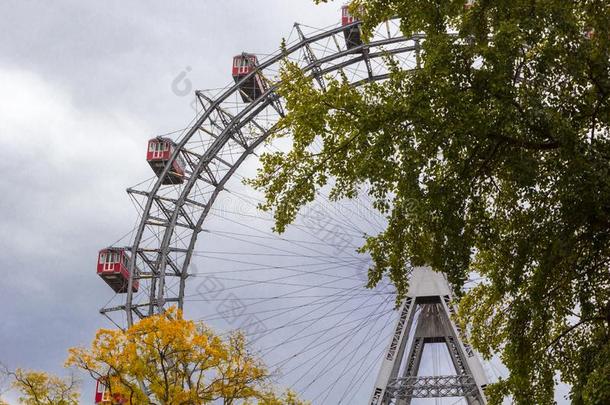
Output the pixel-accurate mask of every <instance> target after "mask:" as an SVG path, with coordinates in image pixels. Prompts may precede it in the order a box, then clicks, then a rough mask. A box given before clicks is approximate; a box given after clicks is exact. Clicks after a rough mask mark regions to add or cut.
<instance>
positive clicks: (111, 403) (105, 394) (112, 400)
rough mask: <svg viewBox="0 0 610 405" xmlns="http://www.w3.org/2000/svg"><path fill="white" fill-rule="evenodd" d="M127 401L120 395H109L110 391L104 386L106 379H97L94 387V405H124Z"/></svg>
mask: <svg viewBox="0 0 610 405" xmlns="http://www.w3.org/2000/svg"><path fill="white" fill-rule="evenodd" d="M125 403H127V400H126V399H125V398H124V397H123V396H122V395H121V394H114V395H112V396H111V395H110V391H109V390H108V387H107V386H106V378H105V377H101V378H98V380H97V384H96V386H95V404H96V405H115V404H125Z"/></svg>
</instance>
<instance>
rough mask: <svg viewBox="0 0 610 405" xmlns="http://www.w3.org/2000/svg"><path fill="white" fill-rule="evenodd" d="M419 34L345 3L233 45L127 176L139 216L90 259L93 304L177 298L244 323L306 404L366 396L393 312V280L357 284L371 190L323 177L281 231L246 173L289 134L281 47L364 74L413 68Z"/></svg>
mask: <svg viewBox="0 0 610 405" xmlns="http://www.w3.org/2000/svg"><path fill="white" fill-rule="evenodd" d="M423 40H424V38H423V37H422V36H419V35H415V36H411V37H406V36H404V35H403V34H402V33H401V31H400V27H399V21H398V20H389V21H387V22H385V23H384V24H382V25H381V26H379V27H377V29H376V30H375V32H374V35H373V36H372V38H371V39H370V40H369V41H368V42H366V43H365V42H363V41H362V38H361V31H360V22H359V21H357V20H355V19H354V18H353V17H352V16H351V15H350V14H349V11H348V9H347V7H346V6H344V7H343V8H342V12H341V21H340V23H338V24H337V25H335V26H332V27H327V28H325V29H316V28H312V27H308V26H304V25H299V24H295V25H294V29H293V30H292V32H291V34H290V36H289V37H288V38H287V40H286V43H285V46H284V47H283V49H282V50H280V51H278V52H276V53H275V54H272V55H267V56H261V55H256V54H252V53H246V52H244V53H241V54H238V55H236V56H235V57H234V58H233V61H232V64H231V65H230V66H227V68H228V69H227V76H229V74H230V75H231V76H232V78H233V83H231V84H230V85H228V86H227V87H225V88H222V89H215V90H207V91H196V93H195V96H196V109H197V114H196V117H195V118H194V120H193V121H192V122H191V123H190V124H189V125H188V126H187V127H186V128H185V129H184V130H182V131H179V132H176V133H172V134H165V135H161V136H157V137H154V138H152V139H150V141H149V142H148V145H147V149H146V160H147V162H148V164H149V165H150V167H151V169H152V172H153V174H154V175H153V176H152V177H151V179H149V180H147V181H145V182H143V183H141V184H139V185H137V186H134V187H131V188H129V189H128V193H129V196H130V198H131V199H132V201H133V203H134V206H135V207H136V209H137V210H138V222H137V225H136V226H135V228H134V230H133V232H132V233H131V234H130V235H129V236H128V239H129V240H128V242H127V243H126V244H124V245H121V244H120V243H117V244H114V245H112V246H110V247H108V248H105V249H103V250H101V251H100V252H99V256H98V264H97V273H98V275H99V276H100V277H101V278H102V279H103V280H104V281H105V282H106V283H107V284H108V286H109V287H110V288H111V289H112V291H113V292H114V295H113V297H112V298H111V299H110V300H109V301H108V303H106V305H104V307H103V308H102V309H101V310H100V312H101V313H102V314H103V315H104V316H106V317H107V318H108V319H109V320H110V321H111V322H113V323H114V324H115V325H116V326H118V327H126V326H129V325H132V324H133V323H134V322H137V321H138V320H139V319H142V318H145V317H147V316H150V315H154V314H157V313H160V312H162V311H163V310H164V309H166V308H168V307H169V306H177V307H179V308H181V309H183V310H184V311H185V313H186V315H187V316H189V317H192V318H197V319H202V320H205V321H206V322H207V323H209V324H212V325H213V326H215V327H218V328H220V329H221V330H222V329H224V330H228V329H234V328H240V329H242V330H244V331H245V333H246V334H247V335H248V338H249V341H250V342H251V344H252V345H253V346H254V347H255V348H256V350H258V351H259V352H260V353H261V355H262V356H263V357H264V358H265V360H266V361H267V362H268V363H269V365H270V367H271V370H272V372H277V374H278V375H281V378H280V383H281V384H282V385H287V386H290V387H292V388H293V389H295V390H296V391H298V392H299V393H301V395H303V397H304V398H305V399H309V400H312V401H313V403H314V404H356V403H363V404H364V403H366V399H368V397H369V395H370V393H371V389H372V387H373V383H374V377H375V373H376V371H377V369H378V368H379V364H380V362H381V360H382V358H383V357H384V349H385V345H386V343H387V342H388V340H389V339H391V337H392V334H393V332H394V331H393V329H392V327H393V325H394V323H395V322H396V319H397V317H398V315H397V311H396V310H395V308H394V306H395V292H394V290H393V288H392V287H391V286H390V285H389V284H388V283H386V284H383V283H382V284H381V285H379V286H378V287H376V288H375V289H366V288H364V286H365V284H366V279H367V269H368V268H369V265H370V263H371V260H370V257H368V256H366V255H362V254H359V253H356V249H357V248H358V247H359V246H360V245H361V244H362V242H363V238H364V237H365V236H366V235H374V234H376V233H378V232H379V231H381V230H383V229H384V227H385V218H384V217H383V216H382V215H380V214H379V213H378V212H377V211H375V210H374V209H373V208H372V204H371V201H370V200H369V197H368V195H367V193H366V190H364V191H363V192H362V193H360V195H359V196H358V198H354V199H351V200H346V201H339V202H334V201H332V202H331V199H330V198H329V196H328V194H327V193H326V190H320V191H319V192H318V198H317V199H316V202H315V204H311V205H309V206H307V207H305V209H304V210H303V211H302V212H301V213H300V215H299V217H298V218H297V220H296V221H295V222H294V224H292V225H291V226H289V227H288V229H287V230H286V232H285V233H284V234H282V235H277V234H275V233H273V232H272V231H271V228H272V225H273V219H272V217H271V215H269V214H266V213H263V212H261V211H259V210H258V209H257V206H258V204H259V203H261V202H262V197H261V196H260V195H259V194H257V193H256V192H254V190H252V189H250V188H249V187H248V186H246V185H244V182H243V180H244V179H246V178H251V177H253V175H254V173H255V169H256V168H257V165H258V159H257V157H258V156H259V155H260V153H261V152H264V151H276V150H285V149H286V148H287V147H289V145H288V144H287V143H286V142H285V141H283V140H277V141H273V142H266V141H267V140H268V139H269V137H270V135H271V134H272V133H273V132H274V130H276V129H277V123H278V120H279V119H280V118H281V117H283V116H284V114H285V113H284V111H285V101H284V100H283V99H282V98H281V97H280V96H279V95H278V93H277V89H278V86H279V85H280V80H281V79H280V75H279V71H280V65H281V63H282V62H283V61H285V60H287V61H290V62H292V63H294V64H296V65H297V66H298V67H299V68H300V69H301V70H302V71H303V72H304V73H306V74H308V75H310V76H311V77H312V78H313V80H314V81H315V84H316V86H317V87H318V88H319V89H321V90H324V89H326V81H327V80H328V78H329V77H336V78H339V77H342V78H346V79H347V80H348V81H349V83H350V84H351V85H352V86H355V87H358V86H362V85H365V84H367V83H371V82H375V81H381V80H384V79H387V78H388V77H389V66H388V58H391V59H392V60H393V61H394V62H395V63H397V64H398V66H399V67H400V68H401V69H415V68H417V66H418V64H419V50H420V42H421V41H423ZM313 147H314V148H315V147H321V145H319V144H318V145H317V146H316V145H315V144H314V146H313ZM440 357H442V356H440ZM435 358H436V360H435V361H433V362H432V364H431V365H430V367H432V368H433V369H434V370H433V371H434V372H436V373H440V374H443V370H444V369H445V368H448V367H450V365H449V364H448V363H447V362H446V361H443V360H442V358H441V360H438V359H439V356H436V357H435ZM445 363H447V364H445ZM443 403H446V404H450V403H460V402H443Z"/></svg>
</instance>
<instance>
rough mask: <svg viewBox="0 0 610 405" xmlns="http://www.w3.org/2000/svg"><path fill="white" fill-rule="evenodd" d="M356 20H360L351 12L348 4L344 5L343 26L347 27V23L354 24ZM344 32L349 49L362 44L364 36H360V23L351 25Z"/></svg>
mask: <svg viewBox="0 0 610 405" xmlns="http://www.w3.org/2000/svg"><path fill="white" fill-rule="evenodd" d="M356 21H358V20H357V19H356V18H355V17H354V16H353V15H351V14H350V12H349V6H348V5H344V6H343V7H341V25H342V26H344V27H345V26H347V25H350V24H353V23H354V22H356ZM343 34H344V35H345V46H346V47H347V49H352V48H355V47H357V46H360V45H362V38H360V26H359V25H353V26H351V27H348V28H346V29H345V30H344V31H343Z"/></svg>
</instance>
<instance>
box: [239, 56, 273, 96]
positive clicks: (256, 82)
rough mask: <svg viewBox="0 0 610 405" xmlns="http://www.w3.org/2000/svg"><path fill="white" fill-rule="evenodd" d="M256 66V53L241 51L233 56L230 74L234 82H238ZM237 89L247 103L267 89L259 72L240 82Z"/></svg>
mask: <svg viewBox="0 0 610 405" xmlns="http://www.w3.org/2000/svg"><path fill="white" fill-rule="evenodd" d="M257 66H258V59H257V58H256V55H252V54H249V53H242V54H241V55H237V56H235V57H233V69H232V74H233V80H235V83H239V82H240V81H241V80H242V79H243V78H244V77H246V76H247V75H249V74H250V73H252V72H254V71H255V70H256V67H257ZM239 90H240V93H241V98H242V100H243V101H244V103H249V102H251V101H254V100H256V99H257V98H259V97H260V96H262V95H263V93H264V92H265V90H267V86H266V85H265V82H264V81H263V79H262V77H261V75H260V73H256V74H254V75H252V76H250V78H248V79H247V80H246V81H244V82H242V83H241V85H240V86H239Z"/></svg>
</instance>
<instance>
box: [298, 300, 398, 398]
mask: <svg viewBox="0 0 610 405" xmlns="http://www.w3.org/2000/svg"><path fill="white" fill-rule="evenodd" d="M388 300H389V297H387V298H386V299H384V300H383V301H382V302H380V303H379V304H378V305H377V307H376V308H375V309H373V311H372V312H371V313H370V314H369V318H368V319H367V320H365V321H362V322H361V323H360V324H359V325H358V327H359V328H364V327H366V325H367V324H368V320H370V317H372V316H373V315H374V314H375V313H376V312H377V311H379V309H380V308H381V307H382V306H384V305H387V304H388ZM355 336H356V334H355V333H353V334H346V335H344V336H343V338H342V339H341V341H340V342H338V343H337V345H339V344H344V345H345V344H346V343H349V342H351V341H352V339H353V338H354V337H355ZM357 349H358V350H360V346H358V347H357ZM339 352H340V351H337V350H336V351H334V354H333V356H332V357H331V358H330V359H328V362H327V364H326V366H325V368H324V369H323V370H322V371H320V372H318V374H317V375H316V376H315V377H314V378H313V379H311V380H310V381H309V383H308V384H307V385H306V386H305V388H304V390H303V391H307V389H308V388H309V387H311V385H312V384H314V383H315V382H316V381H317V379H318V378H319V377H321V376H322V375H324V374H326V372H324V370H326V368H327V367H328V366H329V365H330V363H332V362H333V361H334V359H335V358H336V357H337V355H338V354H339ZM320 361H321V360H320ZM317 364H319V361H318V362H316V363H315V364H314V365H313V366H311V367H310V368H309V369H308V370H307V371H306V372H304V373H302V374H301V377H299V379H297V380H296V381H295V382H294V383H293V385H296V384H297V383H298V382H299V381H301V380H302V379H303V378H304V377H305V376H306V375H308V374H309V372H310V371H311V370H313V368H314V367H315V366H316V365H317ZM333 367H334V366H333ZM333 367H331V368H330V369H332V368H333Z"/></svg>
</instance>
